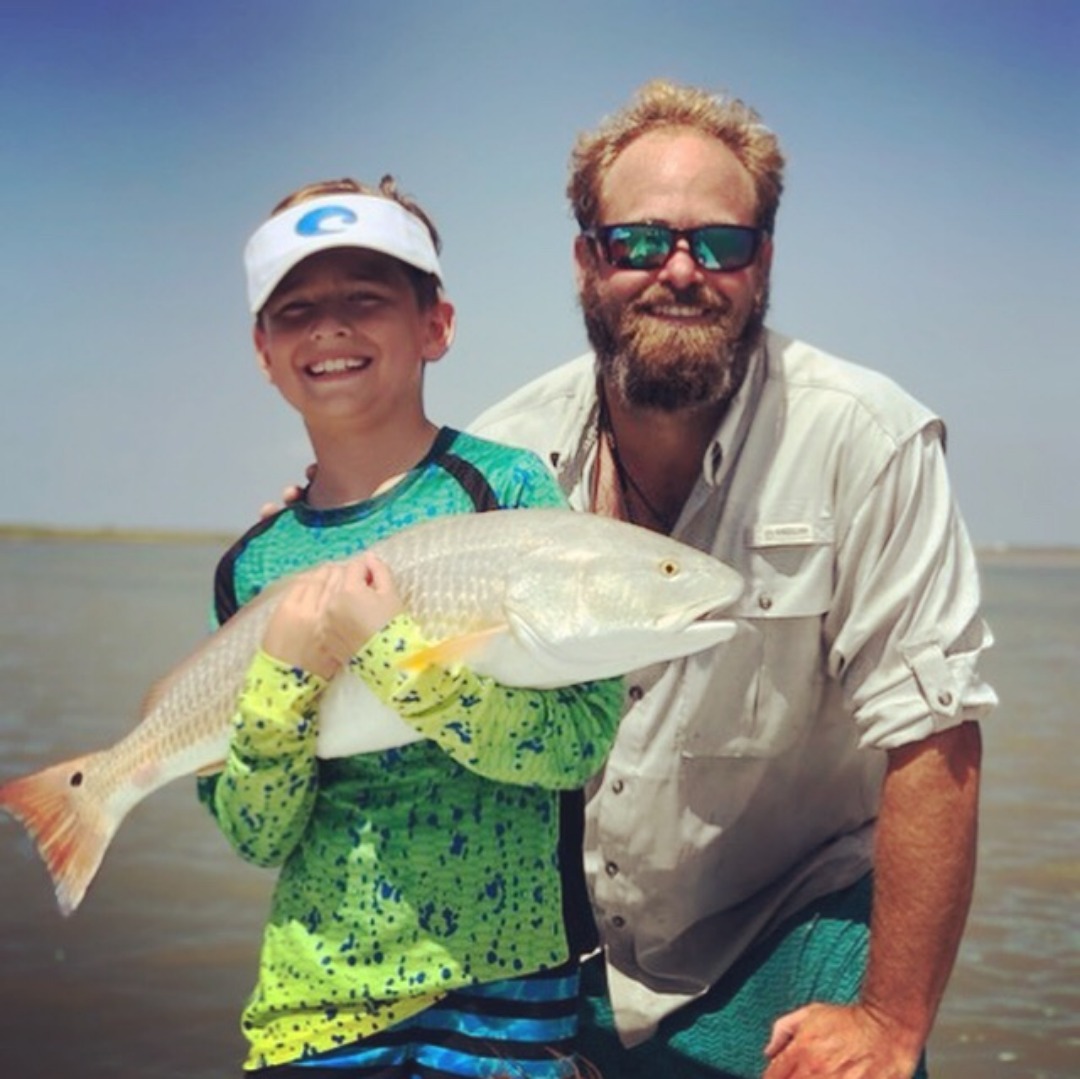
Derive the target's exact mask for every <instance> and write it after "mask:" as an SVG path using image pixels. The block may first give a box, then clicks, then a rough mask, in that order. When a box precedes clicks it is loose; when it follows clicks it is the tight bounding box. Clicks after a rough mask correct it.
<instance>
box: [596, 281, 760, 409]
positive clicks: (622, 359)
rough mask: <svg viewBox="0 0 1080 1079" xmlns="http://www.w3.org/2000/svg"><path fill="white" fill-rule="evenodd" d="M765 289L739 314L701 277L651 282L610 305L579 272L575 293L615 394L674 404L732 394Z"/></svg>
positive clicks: (649, 403)
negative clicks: (656, 311)
mask: <svg viewBox="0 0 1080 1079" xmlns="http://www.w3.org/2000/svg"><path fill="white" fill-rule="evenodd" d="M768 296H769V294H768V286H767V285H764V286H763V287H762V290H761V292H760V294H759V295H758V297H757V298H756V300H755V302H754V304H753V306H752V307H751V309H750V310H749V311H748V312H746V314H745V315H744V316H743V317H742V318H740V316H739V315H738V313H737V312H735V311H734V310H733V309H732V305H731V301H730V300H728V299H727V298H726V297H725V296H723V295H722V294H721V293H718V292H716V291H715V290H714V289H711V288H709V287H708V286H707V285H696V284H695V285H691V286H690V287H689V288H686V289H681V290H676V289H673V288H671V287H670V286H668V285H664V284H660V283H657V284H655V285H653V286H651V287H650V288H649V289H647V290H646V291H645V292H644V293H642V294H641V295H640V296H638V297H637V299H635V300H634V301H633V302H632V303H630V304H628V305H626V306H625V307H623V308H621V309H618V310H613V309H612V308H611V307H610V306H608V307H605V304H604V301H603V300H602V299H601V298H600V295H599V290H598V288H597V285H596V279H595V278H594V277H593V276H592V275H586V276H585V278H584V280H583V282H582V286H581V295H580V297H579V299H580V302H581V310H582V313H583V315H584V316H585V329H586V332H587V333H588V335H589V343H590V344H591V345H592V347H593V351H594V352H595V353H596V357H597V360H598V361H599V363H600V370H601V372H602V374H603V375H604V378H605V379H606V380H607V382H608V384H609V385H610V386H611V387H612V388H613V389H614V391H615V392H616V393H618V395H619V397H620V398H621V399H622V401H623V402H624V403H625V404H627V405H629V406H631V407H637V408H655V409H660V410H661V411H664V412H677V411H679V410H681V409H684V408H694V407H707V406H709V405H717V404H723V403H725V402H727V401H729V400H730V399H731V398H732V397H733V396H734V395H735V393H736V392H737V391H738V389H739V387H740V386H741V385H742V381H743V378H744V377H745V376H746V369H747V367H748V366H749V363H750V357H751V355H752V354H753V352H754V349H755V348H757V345H758V342H759V341H760V340H761V332H762V328H763V326H764V323H765V311H766V309H767V307H768ZM661 305H666V306H670V305H678V306H680V307H683V308H696V309H697V310H698V311H700V313H701V314H702V315H703V316H705V317H706V318H708V319H710V320H711V321H708V322H707V323H697V324H695V325H686V326H680V325H678V324H677V323H676V322H675V321H674V320H670V319H660V318H655V317H653V316H652V315H651V314H650V311H651V309H652V308H653V307H657V306H661Z"/></svg>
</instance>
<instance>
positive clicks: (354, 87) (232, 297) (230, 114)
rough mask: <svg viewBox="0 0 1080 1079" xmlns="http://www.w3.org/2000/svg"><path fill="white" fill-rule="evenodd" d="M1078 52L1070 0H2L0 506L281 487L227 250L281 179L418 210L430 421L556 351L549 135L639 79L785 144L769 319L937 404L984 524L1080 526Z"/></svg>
mask: <svg viewBox="0 0 1080 1079" xmlns="http://www.w3.org/2000/svg"><path fill="white" fill-rule="evenodd" d="M1078 57H1080V4H1077V3H1075V2H1073V0H891V2H890V0H665V2H664V3H657V2H656V0H648V2H642V0H592V2H585V0H574V2H568V0H545V2H544V3H533V4H524V3H515V2H513V0H475V2H473V0H460V2H453V3H452V2H438V0H429V2H423V0H395V2H394V3H385V2H382V0H379V2H372V0H353V2H347V0H333V2H331V0H305V2H304V3H294V2H289V3H285V2H281V0H258V2H254V0H185V2H184V3H182V4H181V3H176V4H171V3H170V4H166V3H148V2H146V0H124V2H116V0H93V2H87V0H18V2H11V0H2V2H0V162H2V165H0V205H2V206H3V212H4V215H5V218H6V221H5V228H4V238H3V243H2V245H0V277H2V281H3V285H2V288H0V333H2V340H3V358H2V363H3V375H4V377H3V392H2V394H0V455H2V460H3V461H4V464H5V472H6V477H5V478H6V492H5V497H4V499H3V501H2V503H0V507H2V508H0V523H7V522H10V523H15V522H36V523H45V524H59V525H89V526H96V525H116V526H147V527H184V528H198V529H204V528H212V529H223V530H227V531H239V530H240V529H242V528H243V527H245V526H246V525H247V524H248V523H249V522H250V520H251V519H252V518H253V516H254V515H255V513H256V511H257V508H258V506H259V505H260V504H261V503H262V502H263V501H264V500H266V499H268V498H273V497H275V496H276V495H277V493H278V492H279V490H280V488H281V487H282V485H283V484H284V483H285V482H286V481H288V480H291V479H294V478H298V477H299V475H300V473H301V470H302V467H303V465H304V464H305V463H306V461H307V460H308V453H307V450H306V441H305V438H304V433H303V428H302V426H301V424H300V422H299V420H298V419H297V418H296V416H295V415H294V414H293V413H291V412H290V410H289V409H288V408H287V406H285V405H284V404H283V403H282V402H281V401H280V400H279V399H278V398H277V396H276V394H275V392H274V391H273V390H271V389H270V388H269V387H268V386H267V385H266V384H265V383H264V382H263V381H262V379H261V377H260V376H259V375H258V373H257V371H256V368H255V365H254V361H253V356H252V352H251V347H250V338H249V321H248V317H247V314H246V311H245V306H244V298H243V281H242V274H241V268H240V255H241V249H242V247H243V244H244V241H245V240H246V238H247V235H248V234H249V233H250V231H251V230H252V229H253V228H254V227H255V226H256V225H257V224H258V223H259V222H260V221H261V220H262V218H263V217H264V216H265V215H266V213H267V212H268V211H269V210H270V208H271V206H272V205H273V204H274V203H275V202H276V201H277V199H278V198H279V197H280V196H282V195H283V194H285V193H286V192H288V191H290V190H291V189H293V188H294V187H296V186H298V185H300V184H301V183H304V182H306V181H309V180H313V179H318V178H325V177H334V176H344V175H352V176H357V177H359V178H361V179H366V180H376V179H378V177H379V176H380V175H381V174H382V173H383V172H387V171H390V172H393V173H395V174H396V175H397V176H398V177H399V180H400V181H401V183H402V185H403V186H404V187H405V188H406V189H407V190H409V191H410V192H412V193H413V194H414V195H416V196H417V197H418V198H419V199H420V200H421V202H422V203H423V204H424V205H425V206H426V207H427V208H429V209H430V211H431V212H432V214H433V216H434V217H435V219H436V221H437V222H438V224H439V226H440V229H441V231H442V233H443V237H444V242H445V257H444V268H445V271H446V274H447V279H448V285H449V291H450V293H451V295H452V297H453V299H454V300H455V301H456V303H457V305H458V313H459V334H458V339H457V343H456V344H455V346H454V349H453V351H452V352H451V354H450V355H449V356H448V357H447V358H446V359H445V360H444V361H443V362H442V363H441V364H439V365H437V366H436V367H435V368H433V369H432V370H431V371H430V373H429V382H428V387H429V400H430V405H431V412H432V414H433V416H434V418H436V419H439V420H442V421H444V422H448V423H452V424H456V425H464V424H465V423H466V422H468V420H469V419H470V418H471V417H472V416H473V415H474V414H475V413H476V412H478V411H479V410H480V409H481V408H482V407H484V406H486V405H488V404H491V403H492V402H493V401H495V400H496V399H498V398H499V397H500V396H501V395H502V394H504V393H506V392H508V391H509V390H511V389H513V388H514V387H515V386H517V385H518V384H520V383H521V382H522V381H524V380H525V379H527V378H531V377H533V376H535V375H537V374H539V373H540V372H542V371H543V370H545V369H547V368H548V367H551V366H553V365H555V364H556V363H559V362H562V361H563V360H565V359H569V358H570V357H571V356H573V355H576V354H577V353H579V352H581V351H583V350H584V335H583V332H582V329H581V325H580V317H579V313H578V311H577V307H576V301H575V296H574V290H573V285H572V277H571V272H570V242H571V238H572V235H573V230H572V227H571V221H570V215H569V213H568V211H567V209H566V203H565V199H564V196H563V187H564V182H565V177H566V161H567V156H568V152H569V149H570V146H571V143H572V141H573V138H574V136H575V134H576V133H577V132H578V131H579V130H580V129H582V128H586V127H591V126H592V125H593V124H594V123H595V122H596V121H597V120H598V119H599V118H600V117H601V116H603V115H605V114H607V113H608V112H610V111H612V110H613V109H615V108H617V107H618V106H619V105H621V104H622V103H623V102H624V101H625V99H626V98H627V97H628V96H629V94H630V92H631V91H632V90H633V88H634V87H636V86H637V85H638V84H640V83H641V82H643V81H645V80H646V79H648V78H650V77H653V76H658V75H664V76H668V77H672V78H675V79H678V80H680V81H685V82H691V83H696V84H699V85H703V86H707V87H711V88H716V89H728V90H730V91H731V92H733V93H735V94H737V95H738V96H740V97H743V98H744V99H746V100H747V101H749V102H750V103H751V104H753V105H754V106H755V107H756V108H758V110H759V111H760V112H761V113H762V115H763V117H764V119H765V121H766V122H767V123H768V124H769V125H770V126H771V127H772V128H773V129H774V130H776V131H777V132H778V133H779V135H780V137H781V140H782V142H783V144H784V147H785V150H786V152H787V154H788V158H789V171H788V181H787V191H786V194H785V197H784V202H783V205H782V207H781V211H780V218H779V224H778V234H777V256H776V264H775V274H774V286H773V308H772V313H771V318H770V322H771V324H772V325H773V326H774V327H775V328H777V329H780V330H782V331H784V332H788V333H792V334H795V335H797V336H800V337H803V338H805V339H807V340H810V341H812V342H813V343H815V344H817V345H820V346H822V347H824V348H827V349H829V350H830V351H833V352H836V353H838V354H840V355H843V356H846V357H847V358H849V359H854V360H857V361H859V362H862V363H865V364H867V365H869V366H873V367H877V368H879V369H881V370H884V371H886V372H888V373H889V374H890V375H892V376H893V377H894V378H896V379H897V380H898V381H899V382H900V383H901V384H903V385H904V386H905V387H907V388H908V389H909V390H910V391H911V392H913V393H914V394H915V395H916V396H918V397H919V398H921V399H922V400H923V401H924V402H926V403H927V404H928V405H930V406H932V407H933V408H935V409H936V410H937V411H939V412H940V413H941V414H942V415H943V416H944V417H945V418H946V420H947V422H948V425H949V431H950V437H949V454H950V458H951V461H952V469H953V475H954V480H955V484H956V487H957V490H958V493H959V497H960V501H961V504H962V506H963V508H964V511H965V515H966V517H967V519H968V523H969V526H970V528H971V531H972V533H973V535H974V537H975V539H976V541H977V542H979V543H984V544H985V543H994V542H1012V543H1036V544H1049V543H1069V544H1080V496H1078V494H1077V490H1078V481H1077V478H1076V474H1077V471H1078V468H1080V433H1078V430H1077V428H1078V422H1077V415H1078V412H1080V362H1078V360H1077V357H1076V355H1075V353H1076V346H1075V342H1076V341H1077V340H1078V337H1080V334H1078V330H1080V318H1078V315H1077V311H1078V308H1080V269H1078V266H1080V255H1078V252H1080V138H1078V132H1080V74H1078V72H1080V61H1078ZM1070 341H1072V342H1073V344H1072V345H1069V344H1068V342H1070Z"/></svg>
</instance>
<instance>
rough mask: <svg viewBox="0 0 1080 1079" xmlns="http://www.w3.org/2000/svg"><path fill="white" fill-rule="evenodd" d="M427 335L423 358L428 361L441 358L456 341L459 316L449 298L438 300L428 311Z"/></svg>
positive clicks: (432, 361) (431, 361)
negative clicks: (455, 334) (455, 333)
mask: <svg viewBox="0 0 1080 1079" xmlns="http://www.w3.org/2000/svg"><path fill="white" fill-rule="evenodd" d="M426 317H427V336H426V340H425V342H424V351H423V358H424V360H426V361H427V362H428V363H434V362H435V361H436V360H441V359H442V358H443V356H445V355H446V353H447V351H448V350H449V348H450V345H451V344H452V343H453V341H454V331H455V329H456V327H457V316H456V312H455V311H454V305H453V304H452V303H451V302H450V301H449V300H438V301H436V303H435V304H434V306H432V307H431V309H430V310H429V311H428V312H427V316H426Z"/></svg>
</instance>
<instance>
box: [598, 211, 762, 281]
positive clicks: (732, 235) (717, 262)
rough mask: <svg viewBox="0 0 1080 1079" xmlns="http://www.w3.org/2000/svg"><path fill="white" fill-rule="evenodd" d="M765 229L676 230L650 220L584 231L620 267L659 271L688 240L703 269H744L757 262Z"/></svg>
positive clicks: (716, 227)
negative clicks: (679, 245) (676, 248)
mask: <svg viewBox="0 0 1080 1079" xmlns="http://www.w3.org/2000/svg"><path fill="white" fill-rule="evenodd" d="M764 231H765V230H764V229H759V228H752V227H751V226H749V225H699V226H698V227H697V228H693V229H673V228H671V227H669V226H668V225H654V224H649V223H647V222H643V223H641V224H625V225H597V226H596V228H593V229H586V230H585V232H584V233H583V235H584V236H587V237H588V238H589V239H591V240H593V241H594V242H595V243H596V244H597V245H598V246H599V248H600V250H601V252H602V253H603V255H604V258H605V259H606V260H607V261H608V263H610V264H611V265H612V266H617V267H618V268H619V269H621V270H656V269H659V268H660V267H661V266H663V265H664V264H665V263H666V262H667V260H668V259H669V258H671V253H672V252H673V251H674V250H675V245H676V244H677V243H678V242H679V241H680V240H686V242H687V244H688V246H689V248H690V255H691V257H692V258H693V260H694V261H695V262H696V263H697V264H698V265H699V266H700V267H701V268H702V269H703V270H714V271H715V270H728V271H731V270H741V269H743V267H745V266H749V265H750V263H751V262H753V261H754V256H755V255H756V254H757V252H758V248H759V247H760V246H761V237H762V236H763V235H764Z"/></svg>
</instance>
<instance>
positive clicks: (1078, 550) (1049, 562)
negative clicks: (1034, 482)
mask: <svg viewBox="0 0 1080 1079" xmlns="http://www.w3.org/2000/svg"><path fill="white" fill-rule="evenodd" d="M235 538H236V536H235V534H233V533H230V532H214V531H207V532H201V531H185V530H183V529H168V528H66V527H61V526H58V525H30V524H0V542H2V541H4V540H12V541H21V542H26V541H38V540H43V541H47V542H57V543H190V544H198V543H218V544H228V543H231V542H232V541H233V540H234V539H235ZM976 554H977V556H978V559H979V561H980V562H981V563H982V564H983V565H988V566H997V565H1017V564H1022V565H1031V566H1036V565H1037V566H1080V547H1011V546H1008V545H1006V544H995V545H993V546H989V547H978V548H976Z"/></svg>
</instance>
